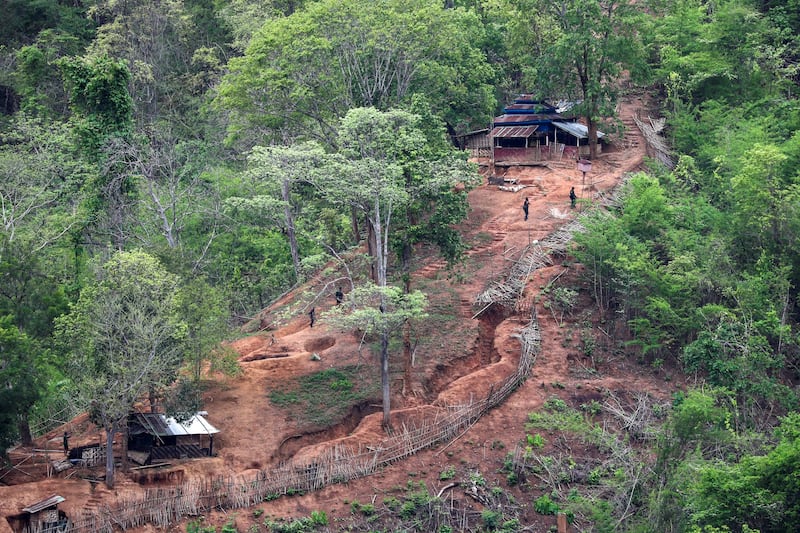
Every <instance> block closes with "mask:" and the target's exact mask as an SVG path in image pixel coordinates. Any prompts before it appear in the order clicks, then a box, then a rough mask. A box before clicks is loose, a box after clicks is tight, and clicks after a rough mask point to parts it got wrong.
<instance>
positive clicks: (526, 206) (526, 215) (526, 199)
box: [522, 196, 530, 220]
mask: <svg viewBox="0 0 800 533" xmlns="http://www.w3.org/2000/svg"><path fill="white" fill-rule="evenodd" d="M529 205H530V203H529V202H528V197H527V196H526V197H525V201H524V202H522V210H523V211H524V212H525V220H528V206H529Z"/></svg>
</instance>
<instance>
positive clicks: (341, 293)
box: [334, 287, 344, 305]
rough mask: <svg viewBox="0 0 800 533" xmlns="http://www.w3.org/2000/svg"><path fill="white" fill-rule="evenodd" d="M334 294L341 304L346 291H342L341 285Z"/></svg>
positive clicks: (337, 301) (337, 302) (337, 303)
mask: <svg viewBox="0 0 800 533" xmlns="http://www.w3.org/2000/svg"><path fill="white" fill-rule="evenodd" d="M334 296H335V297H336V305H339V304H340V303H342V300H344V293H343V292H342V288H341V287H339V288H338V289H336V294H334Z"/></svg>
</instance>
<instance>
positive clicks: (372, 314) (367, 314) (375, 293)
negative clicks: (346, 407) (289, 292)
mask: <svg viewBox="0 0 800 533" xmlns="http://www.w3.org/2000/svg"><path fill="white" fill-rule="evenodd" d="M426 304H427V299H426V297H425V295H424V294H423V293H421V292H420V291H412V292H405V291H404V290H403V289H401V288H399V287H393V286H390V285H386V286H379V285H373V284H365V285H362V286H358V287H355V288H354V289H353V290H352V291H351V292H349V293H348V294H347V300H346V301H345V303H344V305H339V306H335V307H333V308H332V309H331V310H330V311H328V312H326V313H325V315H324V318H325V320H329V321H331V322H332V323H333V324H336V325H337V327H343V328H358V329H360V330H362V331H364V333H365V334H367V335H375V336H377V337H378V338H379V340H380V345H381V353H380V364H381V392H382V396H383V422H382V424H383V426H384V427H385V428H388V427H389V412H390V408H391V405H390V388H389V341H390V339H391V337H392V336H393V335H396V334H397V333H399V332H400V331H402V329H403V326H404V325H405V324H407V323H409V322H413V321H417V320H422V319H424V318H425V317H426V316H427V315H426V314H425V312H424V310H425V306H426Z"/></svg>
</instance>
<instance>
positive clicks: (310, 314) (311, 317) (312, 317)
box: [308, 307, 317, 328]
mask: <svg viewBox="0 0 800 533" xmlns="http://www.w3.org/2000/svg"><path fill="white" fill-rule="evenodd" d="M308 318H309V320H310V321H311V324H310V325H309V326H308V327H310V328H313V327H314V320H315V319H316V318H317V313H316V309H314V308H313V307H312V308H311V311H309V312H308Z"/></svg>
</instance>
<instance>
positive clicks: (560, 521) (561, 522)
mask: <svg viewBox="0 0 800 533" xmlns="http://www.w3.org/2000/svg"><path fill="white" fill-rule="evenodd" d="M556 525H557V526H558V533H567V531H568V529H567V528H568V527H569V524H567V515H566V514H564V513H558V515H556Z"/></svg>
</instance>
